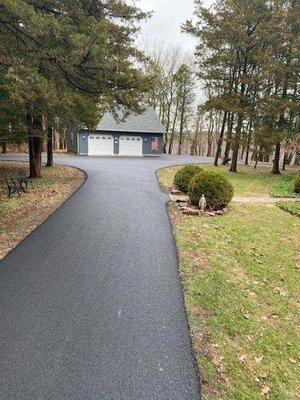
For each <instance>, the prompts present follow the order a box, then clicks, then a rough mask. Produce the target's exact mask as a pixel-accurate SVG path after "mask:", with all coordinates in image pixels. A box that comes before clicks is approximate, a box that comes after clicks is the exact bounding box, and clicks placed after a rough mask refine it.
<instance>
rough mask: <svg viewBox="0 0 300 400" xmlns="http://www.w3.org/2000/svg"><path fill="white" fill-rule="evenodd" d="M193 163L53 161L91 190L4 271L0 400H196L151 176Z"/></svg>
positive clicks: (161, 201)
mask: <svg viewBox="0 0 300 400" xmlns="http://www.w3.org/2000/svg"><path fill="white" fill-rule="evenodd" d="M192 161H194V162H195V161H197V162H199V161H202V162H203V161H205V160H204V159H201V158H199V157H197V158H191V157H188V158H187V157H186V158H177V157H166V156H165V157H162V158H145V159H139V158H137V159H134V158H88V157H82V158H80V157H71V156H68V157H67V156H65V157H60V158H56V162H60V163H65V164H70V165H74V166H77V167H79V168H82V169H84V170H85V171H86V172H87V174H88V180H87V182H86V184H85V185H84V186H83V187H82V188H81V189H80V190H79V191H78V192H77V193H76V194H75V195H74V196H73V197H72V198H71V199H70V200H69V201H68V202H67V203H65V204H64V205H63V206H62V207H61V208H60V209H59V210H58V211H57V212H56V213H55V214H54V215H53V216H52V217H51V218H50V219H49V220H48V221H47V222H46V223H44V224H43V225H42V226H40V227H39V228H38V229H37V230H36V231H35V232H34V233H33V234H31V235H30V236H29V237H28V238H27V239H26V240H24V241H23V242H22V243H21V245H19V246H18V247H17V248H16V249H15V250H14V251H13V252H11V253H10V254H9V255H8V256H7V257H6V258H5V259H4V260H3V261H2V262H1V263H0V307H1V309H0V333H1V336H0V344H1V356H0V380H1V385H0V399H3V400H27V399H28V400H48V399H49V400H50V399H51V400H60V399H64V400H67V399H68V400H79V399H80V400H96V399H97V400H175V399H176V400H177V399H178V400H194V399H197V400H198V399H199V397H200V395H199V383H198V377H197V369H196V366H195V363H194V358H193V352H192V347H191V343H190V337H189V332H188V325H187V320H186V315H185V310H184V304H183V297H182V292H181V286H180V279H179V275H178V266H177V255H176V249H175V245H174V242H173V236H172V231H171V227H170V223H169V219H168V215H167V212H166V206H165V205H166V201H167V200H168V197H167V196H166V195H165V194H163V193H162V192H161V191H160V189H159V187H158V184H157V180H156V176H155V170H156V169H158V168H160V167H163V166H167V165H174V164H181V163H186V162H192Z"/></svg>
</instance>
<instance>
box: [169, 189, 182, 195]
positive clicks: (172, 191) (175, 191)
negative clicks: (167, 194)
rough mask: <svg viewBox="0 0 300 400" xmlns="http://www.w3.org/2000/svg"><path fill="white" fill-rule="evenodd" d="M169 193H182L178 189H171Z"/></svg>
mask: <svg viewBox="0 0 300 400" xmlns="http://www.w3.org/2000/svg"><path fill="white" fill-rule="evenodd" d="M171 193H172V194H175V195H176V196H180V195H181V194H182V193H181V191H180V190H178V189H171Z"/></svg>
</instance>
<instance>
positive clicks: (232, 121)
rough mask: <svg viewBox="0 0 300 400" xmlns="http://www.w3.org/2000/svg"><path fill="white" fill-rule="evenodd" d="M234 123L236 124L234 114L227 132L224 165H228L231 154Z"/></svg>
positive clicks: (229, 119) (229, 120)
mask: <svg viewBox="0 0 300 400" xmlns="http://www.w3.org/2000/svg"><path fill="white" fill-rule="evenodd" d="M233 123H234V114H232V115H231V116H230V117H228V131H227V135H226V146H225V152H224V156H223V161H222V165H227V164H228V160H229V153H230V149H231V140H232V129H233Z"/></svg>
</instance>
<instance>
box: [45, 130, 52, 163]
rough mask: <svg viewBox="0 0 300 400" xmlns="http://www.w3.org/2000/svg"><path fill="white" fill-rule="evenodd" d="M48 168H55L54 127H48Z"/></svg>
mask: <svg viewBox="0 0 300 400" xmlns="http://www.w3.org/2000/svg"><path fill="white" fill-rule="evenodd" d="M46 167H53V126H52V125H48V130H47V164H46Z"/></svg>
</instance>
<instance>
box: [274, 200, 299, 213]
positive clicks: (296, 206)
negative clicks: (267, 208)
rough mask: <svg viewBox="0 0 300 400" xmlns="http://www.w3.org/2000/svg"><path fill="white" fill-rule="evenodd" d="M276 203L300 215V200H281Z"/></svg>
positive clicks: (283, 208)
mask: <svg viewBox="0 0 300 400" xmlns="http://www.w3.org/2000/svg"><path fill="white" fill-rule="evenodd" d="M276 205H277V206H278V207H279V208H281V209H282V210H285V211H287V212H289V213H290V214H292V215H295V216H297V217H300V201H295V202H290V201H279V202H277V203H276Z"/></svg>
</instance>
